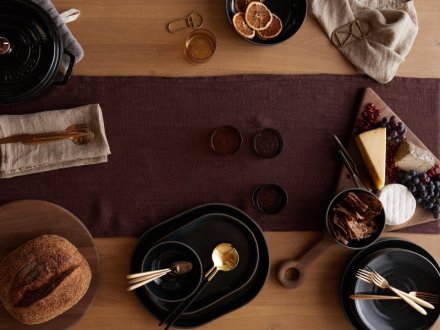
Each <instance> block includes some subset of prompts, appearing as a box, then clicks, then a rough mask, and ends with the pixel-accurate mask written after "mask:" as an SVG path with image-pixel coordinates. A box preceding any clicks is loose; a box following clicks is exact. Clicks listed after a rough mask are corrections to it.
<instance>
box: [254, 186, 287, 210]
mask: <svg viewBox="0 0 440 330" xmlns="http://www.w3.org/2000/svg"><path fill="white" fill-rule="evenodd" d="M287 201H288V197H287V192H286V191H285V190H284V189H283V188H282V187H281V186H279V185H277V184H262V185H259V186H257V187H255V188H254V190H253V192H252V203H253V204H254V206H255V208H256V209H257V210H259V211H260V212H262V213H265V214H269V215H274V214H278V213H280V212H281V211H282V210H284V209H285V208H286V206H287Z"/></svg>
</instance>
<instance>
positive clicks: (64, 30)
mask: <svg viewBox="0 0 440 330" xmlns="http://www.w3.org/2000/svg"><path fill="white" fill-rule="evenodd" d="M32 1H33V2H35V3H36V4H38V5H40V6H41V7H42V8H43V9H44V10H46V11H47V13H48V14H49V16H50V17H52V19H53V20H54V22H55V24H56V26H57V27H58V30H59V31H60V36H61V39H62V40H63V45H64V48H66V49H67V50H68V51H69V52H71V53H72V54H73V55H74V56H75V63H79V62H80V61H81V60H82V59H83V57H84V50H83V49H82V47H81V45H80V44H79V42H78V41H77V40H76V38H75V37H74V36H73V34H72V32H70V30H69V28H68V27H67V25H66V23H68V22H71V21H72V20H75V19H76V18H77V17H78V16H79V11H77V10H72V9H71V10H68V11H66V12H65V13H67V14H75V12H76V13H77V14H76V15H74V16H71V17H74V19H72V18H71V17H69V16H68V15H64V14H65V13H61V14H60V13H59V12H58V10H57V9H56V8H55V6H54V5H53V3H52V1H50V0H32ZM68 64H69V59H67V58H65V57H64V58H63V62H62V66H63V69H66V68H67V67H68Z"/></svg>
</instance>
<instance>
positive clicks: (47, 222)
mask: <svg viewBox="0 0 440 330" xmlns="http://www.w3.org/2000/svg"><path fill="white" fill-rule="evenodd" d="M43 234H57V235H60V236H63V237H65V238H66V239H67V240H69V241H70V242H71V243H72V244H74V245H75V246H76V247H77V248H78V250H79V251H80V252H81V253H82V255H83V256H84V257H85V258H86V259H87V261H88V263H89V265H90V268H91V270H92V282H91V283H90V287H89V289H88V291H87V293H86V295H85V296H84V297H83V298H82V299H81V300H80V301H79V302H78V303H77V304H76V305H75V306H73V307H72V308H71V309H70V310H68V311H66V312H65V313H64V314H62V315H60V316H58V317H56V318H54V319H52V320H50V321H48V322H46V323H42V324H39V325H33V326H29V325H24V324H22V323H20V322H18V321H16V320H15V319H14V318H13V317H12V316H10V315H9V313H8V312H7V311H6V310H5V309H4V307H3V305H2V304H1V303H0V329H1V330H3V329H5V330H6V329H8V330H10V329H31V328H32V330H39V329H45V330H50V329H57V330H59V329H66V328H69V327H72V326H73V324H74V323H76V322H77V321H79V320H80V319H81V317H82V316H83V315H84V314H85V313H86V312H87V310H88V309H89V308H90V306H91V305H92V303H93V300H94V297H95V293H96V289H97V287H98V282H99V277H100V276H99V273H100V266H99V255H98V250H97V249H96V246H95V244H94V241H93V237H92V235H91V234H90V232H89V231H88V229H87V228H86V227H85V226H84V224H83V223H82V222H81V221H80V220H79V219H78V218H77V217H75V216H74V215H73V214H72V213H70V212H69V211H67V210H65V209H63V208H62V207H60V206H58V205H55V204H52V203H49V202H45V201H39V200H22V201H16V202H12V203H9V204H6V205H3V206H1V207H0V260H1V259H2V258H3V256H5V255H6V254H7V253H9V252H10V251H12V250H13V249H15V248H16V247H18V246H19V245H20V244H22V243H24V242H26V241H28V240H30V239H32V238H34V237H37V236H39V235H43Z"/></svg>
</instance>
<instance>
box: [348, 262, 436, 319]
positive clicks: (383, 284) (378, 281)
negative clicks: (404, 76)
mask: <svg viewBox="0 0 440 330" xmlns="http://www.w3.org/2000/svg"><path fill="white" fill-rule="evenodd" d="M356 277H357V278H358V279H360V280H362V281H365V282H367V283H370V284H374V285H376V286H377V287H379V288H382V289H389V290H391V291H393V292H394V293H395V294H396V295H398V296H399V297H401V298H402V299H403V300H404V301H405V302H406V303H407V304H408V305H410V306H411V307H413V308H414V309H415V310H416V311H418V312H419V313H420V314H423V315H427V313H426V311H425V310H424V309H423V308H422V307H421V306H420V305H422V306H424V307H427V308H430V309H434V306H433V305H432V304H430V303H428V302H427V301H425V300H423V299H420V298H417V297H415V296H411V295H409V294H408V293H406V292H403V291H400V290H398V289H396V288H394V287H392V286H390V285H389V283H388V281H387V280H386V279H385V278H384V277H382V276H381V275H379V274H378V273H376V272H375V271H368V270H365V269H359V270H358V271H357V273H356ZM418 304H420V305H418Z"/></svg>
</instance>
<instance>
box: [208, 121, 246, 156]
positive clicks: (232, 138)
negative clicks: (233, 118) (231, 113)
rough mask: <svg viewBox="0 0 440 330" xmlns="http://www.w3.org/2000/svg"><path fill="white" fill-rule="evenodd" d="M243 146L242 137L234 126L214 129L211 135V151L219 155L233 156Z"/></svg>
mask: <svg viewBox="0 0 440 330" xmlns="http://www.w3.org/2000/svg"><path fill="white" fill-rule="evenodd" d="M242 144H243V137H242V136H241V133H240V131H239V130H238V129H236V128H235V127H234V126H230V125H226V126H222V127H218V128H216V129H215V130H214V131H213V132H212V134H211V149H212V150H213V151H214V152H215V153H216V154H219V155H232V154H235V153H236V152H237V151H238V150H239V149H240V148H241V145H242Z"/></svg>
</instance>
